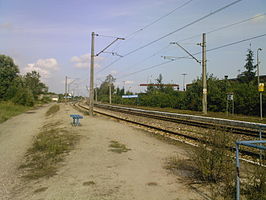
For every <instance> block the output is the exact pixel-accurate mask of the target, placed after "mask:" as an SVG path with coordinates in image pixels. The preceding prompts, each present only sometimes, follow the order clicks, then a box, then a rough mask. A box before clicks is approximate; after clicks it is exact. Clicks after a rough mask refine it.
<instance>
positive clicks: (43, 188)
mask: <svg viewBox="0 0 266 200" xmlns="http://www.w3.org/2000/svg"><path fill="white" fill-rule="evenodd" d="M47 189H48V187H42V188H39V189H37V190H35V191H34V193H40V192H44V191H46V190H47Z"/></svg>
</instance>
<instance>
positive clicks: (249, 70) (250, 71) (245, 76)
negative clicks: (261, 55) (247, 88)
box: [237, 49, 256, 83]
mask: <svg viewBox="0 0 266 200" xmlns="http://www.w3.org/2000/svg"><path fill="white" fill-rule="evenodd" d="M246 56H247V57H246V64H245V66H244V68H245V69H246V71H244V72H243V73H241V74H240V75H238V77H237V78H238V80H239V81H240V82H242V83H249V82H251V81H252V80H254V79H255V72H254V70H255V68H256V65H253V61H254V59H253V57H254V53H253V51H252V50H251V49H248V53H247V55H246Z"/></svg>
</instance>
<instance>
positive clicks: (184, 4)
mask: <svg viewBox="0 0 266 200" xmlns="http://www.w3.org/2000/svg"><path fill="white" fill-rule="evenodd" d="M192 1H193V0H189V1H186V2H185V3H183V4H182V5H180V6H178V7H176V8H175V9H173V10H172V11H170V12H169V13H167V14H165V15H163V16H161V17H159V18H158V19H156V20H154V21H153V22H151V23H149V24H147V25H146V26H144V27H143V28H140V29H139V30H137V31H135V32H133V33H131V34H130V35H128V36H127V37H126V38H127V39H130V38H132V36H133V35H135V34H137V33H138V32H140V31H143V30H144V29H146V28H148V27H150V26H152V25H153V24H155V23H157V22H158V21H160V20H162V19H163V18H165V17H167V16H169V15H171V14H172V13H174V12H175V11H177V10H178V9H180V8H183V7H184V6H186V5H188V4H189V3H191V2H192Z"/></svg>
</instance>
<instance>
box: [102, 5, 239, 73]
mask: <svg viewBox="0 0 266 200" xmlns="http://www.w3.org/2000/svg"><path fill="white" fill-rule="evenodd" d="M241 1H243V0H236V1H233V2H231V3H229V4H227V5H225V6H223V7H221V8H219V9H217V10H215V11H213V12H211V13H209V14H206V15H204V16H202V17H200V18H198V19H196V20H194V21H192V22H190V23H188V24H186V25H184V26H182V27H180V28H178V29H176V30H174V31H172V32H170V33H168V34H165V35H163V36H161V37H159V38H157V39H156V40H153V41H151V42H149V43H147V44H145V45H143V46H141V47H138V48H136V49H134V50H132V51H130V52H128V53H126V54H125V55H123V57H121V58H118V59H116V60H115V61H113V62H111V63H110V64H109V65H107V66H106V67H104V68H102V69H101V70H100V71H98V72H97V73H99V72H102V71H104V70H105V69H107V68H108V67H110V66H111V65H113V64H114V63H116V62H118V61H119V60H120V59H122V58H125V57H127V56H129V55H131V54H133V53H135V52H137V51H139V50H141V49H143V48H145V47H147V46H150V45H151V44H154V43H156V42H158V41H160V40H162V39H164V38H166V37H168V36H170V35H172V34H174V33H176V32H178V31H181V30H183V29H185V28H187V27H189V26H191V25H193V24H196V23H198V22H200V21H202V20H204V19H206V18H208V17H210V16H212V15H214V14H216V13H218V12H221V11H222V10H224V9H226V8H228V7H231V6H233V5H235V4H237V3H239V2H241Z"/></svg>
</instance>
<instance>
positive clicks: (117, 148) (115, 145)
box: [109, 141, 131, 153]
mask: <svg viewBox="0 0 266 200" xmlns="http://www.w3.org/2000/svg"><path fill="white" fill-rule="evenodd" d="M110 143H111V144H110V145H109V147H111V149H110V151H112V152H115V153H123V152H128V151H130V150H131V149H128V148H127V147H126V145H124V144H120V143H119V142H117V141H111V142H110Z"/></svg>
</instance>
